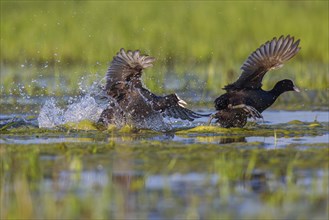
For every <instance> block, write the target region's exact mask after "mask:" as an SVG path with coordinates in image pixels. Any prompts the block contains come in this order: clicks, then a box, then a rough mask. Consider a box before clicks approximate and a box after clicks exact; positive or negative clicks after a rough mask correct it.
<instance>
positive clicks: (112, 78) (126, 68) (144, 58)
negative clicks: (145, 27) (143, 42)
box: [105, 49, 155, 98]
mask: <svg viewBox="0 0 329 220" xmlns="http://www.w3.org/2000/svg"><path fill="white" fill-rule="evenodd" d="M154 60H155V58H154V57H150V56H148V55H141V54H140V52H139V50H136V51H133V52H132V51H130V50H128V51H127V52H126V51H125V50H124V49H121V50H120V52H118V53H117V55H116V56H114V57H113V60H112V63H111V65H110V67H109V69H108V71H107V73H106V86H105V89H106V90H107V91H108V93H109V94H110V95H112V96H113V97H115V98H118V97H120V96H123V95H124V94H125V90H127V89H128V88H129V85H130V84H134V85H135V87H139V86H140V87H141V86H142V82H141V75H142V71H143V69H145V68H148V67H151V66H152V63H153V62H154Z"/></svg>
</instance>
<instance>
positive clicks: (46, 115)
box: [38, 82, 109, 128]
mask: <svg viewBox="0 0 329 220" xmlns="http://www.w3.org/2000/svg"><path fill="white" fill-rule="evenodd" d="M83 91H86V93H85V94H84V95H80V96H78V97H74V98H72V97H71V98H70V99H69V103H68V104H67V106H65V107H60V106H59V104H58V103H59V101H60V100H56V99H55V98H53V97H52V98H50V99H49V100H47V101H46V102H45V104H44V105H43V106H42V108H41V110H40V113H39V116H38V123H39V127H40V128H53V127H56V126H59V125H63V124H66V123H69V122H73V123H77V122H80V121H82V120H89V121H92V122H97V121H98V119H99V117H100V115H101V113H102V112H103V111H104V109H106V108H107V107H108V105H109V101H108V99H109V98H108V97H106V95H105V92H104V90H103V89H102V86H101V85H100V83H99V82H94V83H93V84H92V86H90V87H89V88H88V89H85V88H83Z"/></svg>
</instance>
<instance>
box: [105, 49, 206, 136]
mask: <svg viewBox="0 0 329 220" xmlns="http://www.w3.org/2000/svg"><path fill="white" fill-rule="evenodd" d="M154 61H155V58H154V57H150V56H148V55H141V53H140V51H139V50H136V51H129V50H128V51H127V52H126V51H125V50H124V49H121V50H120V52H118V53H117V55H116V56H114V58H113V60H112V63H111V65H110V67H109V69H108V71H107V74H106V85H105V90H106V92H107V94H108V96H109V97H110V98H111V101H110V102H111V103H110V105H109V107H108V108H107V109H105V110H104V111H103V113H102V114H101V117H100V120H99V122H101V123H104V124H105V125H108V124H118V123H119V124H121V125H122V124H129V125H132V126H134V127H136V128H148V129H152V130H158V131H166V130H170V129H171V127H170V125H169V124H168V123H166V122H165V121H164V116H168V117H171V118H176V119H182V120H188V121H193V120H194V119H196V118H200V117H204V116H209V115H203V114H199V113H196V112H193V111H191V110H189V109H187V108H186V107H185V106H186V102H185V101H183V100H182V99H180V98H179V97H178V96H177V95H176V94H170V95H167V96H158V95H155V94H154V93H152V92H151V91H149V90H148V89H146V88H145V87H144V85H143V83H142V81H141V76H142V73H143V70H144V69H145V68H148V67H151V66H152V63H153V62H154Z"/></svg>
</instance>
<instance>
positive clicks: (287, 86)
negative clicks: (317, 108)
mask: <svg viewBox="0 0 329 220" xmlns="http://www.w3.org/2000/svg"><path fill="white" fill-rule="evenodd" d="M273 90H274V91H276V92H277V93H284V92H288V91H296V92H300V90H299V89H298V88H297V86H295V84H294V82H293V81H291V80H290V79H284V80H281V81H279V82H277V83H276V85H275V86H274V88H273Z"/></svg>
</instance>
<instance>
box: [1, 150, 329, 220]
mask: <svg viewBox="0 0 329 220" xmlns="http://www.w3.org/2000/svg"><path fill="white" fill-rule="evenodd" d="M121 147H122V148H121V149H113V150H110V151H107V152H106V153H105V154H95V155H91V154H82V155H81V154H75V155H69V154H68V152H67V153H66V155H65V154H60V153H59V152H57V153H55V155H53V156H51V155H49V154H47V153H46V154H42V153H39V152H34V153H29V155H28V157H27V156H26V155H24V154H20V153H19V152H14V151H10V150H8V152H6V151H7V150H5V151H4V152H3V153H2V155H3V159H5V161H4V164H5V166H6V167H7V169H4V170H2V171H3V174H4V175H3V179H2V187H1V195H2V197H1V198H2V199H1V200H2V208H5V209H3V210H5V211H4V212H2V217H6V215H11V217H17V218H19V217H22V216H24V217H29V216H30V217H31V216H33V217H34V218H37V217H39V218H40V217H43V218H63V217H68V216H69V218H81V217H83V218H90V219H95V218H97V216H98V218H102V219H104V218H107V219H191V218H192V219H217V217H218V218H220V217H221V218H223V217H225V216H226V217H227V218H232V219H236V218H252V217H261V216H263V217H264V216H265V217H268V218H270V219H272V218H273V217H274V216H275V217H285V218H288V219H290V218H299V217H303V218H309V217H314V215H315V216H318V217H325V215H326V212H325V210H326V203H325V201H326V199H328V198H327V197H326V194H325V193H326V190H327V188H326V183H327V180H326V179H327V178H328V170H321V169H314V170H295V171H293V172H292V173H289V172H290V171H289V166H288V167H286V165H285V166H283V167H281V168H280V167H279V166H278V167H274V166H273V165H267V163H268V162H262V163H257V164H255V165H252V163H253V162H250V161H253V160H254V159H253V158H254V156H252V155H251V156H246V157H240V156H239V154H237V155H236V156H234V157H232V155H231V154H230V153H227V154H226V153H223V154H218V153H217V155H214V152H216V151H214V152H203V151H202V148H200V149H199V150H200V152H198V153H196V154H193V153H192V158H189V156H188V155H184V154H185V153H184V151H182V152H181V153H177V152H176V153H175V152H171V153H170V152H166V151H165V150H163V149H159V150H156V151H154V150H152V151H150V150H146V151H138V152H136V151H135V150H133V149H132V148H130V147H124V146H121ZM202 152H203V153H206V154H207V155H206V156H205V157H203V156H201V154H202ZM200 153H201V154H200ZM146 155H147V156H146ZM198 155H200V156H198ZM262 157H263V156H261V155H260V156H259V157H256V158H258V159H257V160H262V159H261V158H262ZM10 158H13V159H10ZM24 158H25V159H27V158H30V159H29V160H24ZM193 158H194V159H193ZM273 159H280V156H278V155H275V154H273ZM268 161H269V160H268ZM296 162H298V161H296ZM282 163H285V162H284V160H283V161H282ZM232 166H233V167H232ZM258 166H259V167H258ZM261 167H262V168H261ZM232 168H234V169H232ZM310 198H313V200H312V199H310ZM16 205H17V206H19V207H20V208H21V209H22V212H21V213H19V214H17V213H16V214H15V213H11V212H10V210H11V209H10V208H13V207H15V206H16ZM66 206H70V208H69V209H71V210H70V211H69V209H67V208H65V207H66ZM289 210H292V211H293V210H294V211H293V212H291V211H289ZM295 210H299V212H295Z"/></svg>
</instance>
